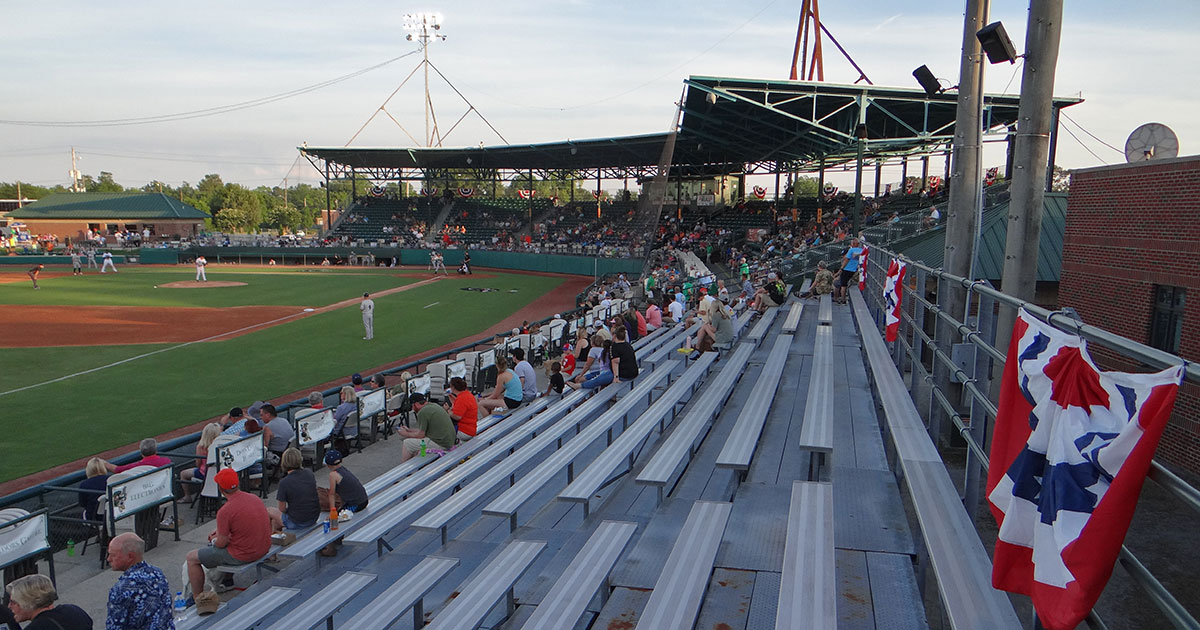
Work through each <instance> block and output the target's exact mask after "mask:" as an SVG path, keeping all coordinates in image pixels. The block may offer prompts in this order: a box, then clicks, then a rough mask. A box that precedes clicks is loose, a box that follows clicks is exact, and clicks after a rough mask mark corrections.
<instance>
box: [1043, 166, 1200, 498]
mask: <svg viewBox="0 0 1200 630" xmlns="http://www.w3.org/2000/svg"><path fill="white" fill-rule="evenodd" d="M1068 204H1069V205H1068V210H1067V224H1066V233H1065V239H1064V246H1063V260H1062V280H1061V283H1060V285H1059V304H1060V305H1061V306H1070V307H1073V308H1075V309H1076V310H1077V311H1078V312H1079V315H1080V316H1081V317H1083V320H1084V321H1085V322H1087V323H1089V324H1092V325H1095V326H1099V327H1101V328H1104V329H1106V330H1109V331H1111V332H1114V333H1116V334H1119V335H1122V336H1124V337H1128V338H1129V339H1132V340H1134V341H1138V342H1141V343H1145V344H1148V345H1151V346H1154V347H1157V348H1160V349H1162V350H1166V351H1168V352H1171V353H1173V354H1177V355H1179V356H1181V357H1183V358H1184V359H1187V360H1188V361H1200V156H1190V157H1181V158H1173V159H1167V160H1153V161H1149V162H1138V163H1134V164H1120V165H1115V166H1101V167H1097V168H1088V169H1080V170H1077V171H1074V172H1073V173H1072V175H1071V195H1070V199H1069V202H1068ZM1093 354H1094V356H1096V358H1097V360H1098V361H1100V362H1102V363H1103V364H1105V367H1109V368H1113V369H1125V370H1138V369H1140V366H1138V365H1136V364H1132V363H1131V362H1129V361H1128V360H1126V361H1121V360H1119V359H1118V358H1116V357H1114V356H1113V355H1112V353H1109V352H1106V351H1104V350H1102V349H1100V348H1097V347H1095V346H1093ZM1158 455H1159V457H1160V458H1161V459H1162V460H1163V461H1164V462H1166V463H1168V464H1172V465H1173V466H1175V467H1176V468H1178V469H1181V470H1183V471H1186V472H1188V473H1190V474H1191V475H1193V476H1200V386H1197V385H1193V384H1189V383H1185V384H1184V385H1183V387H1182V388H1181V389H1180V395H1179V398H1178V399H1177V401H1176V403H1175V413H1174V415H1173V416H1172V418H1171V423H1170V425H1169V426H1168V427H1167V430H1166V433H1165V434H1164V435H1163V441H1162V443H1161V444H1160V445H1159V448H1158Z"/></svg>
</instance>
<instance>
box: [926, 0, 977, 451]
mask: <svg viewBox="0 0 1200 630" xmlns="http://www.w3.org/2000/svg"><path fill="white" fill-rule="evenodd" d="M988 4H989V0H967V5H966V14H965V15H964V17H963V33H962V59H961V62H960V65H959V72H958V74H959V78H958V110H957V113H956V115H955V119H954V144H953V168H951V169H950V181H949V182H948V183H947V184H948V186H949V189H950V202H949V203H948V204H947V212H946V245H945V250H944V254H943V256H944V258H943V260H944V262H943V264H942V267H943V269H945V270H946V271H947V272H949V273H952V274H954V275H956V276H963V277H968V276H970V275H971V274H972V271H973V269H974V264H973V263H974V260H975V234H976V229H977V227H978V225H979V214H980V212H981V210H982V208H980V207H979V192H980V189H981V181H980V180H981V179H982V178H981V176H980V170H979V164H980V160H981V159H982V155H981V152H982V151H981V150H982V147H983V144H982V139H983V138H982V136H983V134H982V132H981V129H980V110H981V108H982V98H983V64H984V59H983V46H982V45H981V44H980V43H979V38H978V37H976V36H975V34H976V33H978V32H979V29H981V28H983V27H984V25H986V24H987V19H988ZM966 302H967V294H966V289H965V288H963V287H962V286H952V285H950V284H949V283H941V284H940V286H939V287H938V303H939V304H938V306H939V307H940V308H941V309H942V310H943V311H945V312H946V313H949V314H950V315H952V316H954V317H962V319H963V320H964V321H966V312H967V304H966ZM936 337H937V340H938V342H939V344H951V343H957V342H959V341H960V339H959V334H958V331H957V330H955V328H954V327H953V326H951V325H950V324H949V323H947V322H946V321H945V320H943V319H941V318H938V320H937V328H936ZM936 363H937V362H936V361H935V364H936ZM937 367H938V366H935V368H937ZM934 381H935V386H936V387H938V388H940V389H942V391H944V392H947V397H948V398H949V399H950V400H952V401H957V400H958V396H951V395H949V392H951V391H953V390H954V389H955V386H953V385H952V383H951V380H950V370H949V369H947V368H946V367H945V366H940V369H935V370H934ZM946 419H947V416H946V415H945V414H944V413H943V412H942V411H941V410H940V409H939V408H938V407H937V406H936V405H935V406H934V408H933V409H931V410H930V433H932V434H933V437H934V439H935V440H936V439H938V438H940V437H949V435H950V434H951V432H950V431H949V428H950V427H949V425H948V424H945V425H944V424H943V421H944V420H946ZM943 429H945V431H943ZM943 433H944V435H942V434H943Z"/></svg>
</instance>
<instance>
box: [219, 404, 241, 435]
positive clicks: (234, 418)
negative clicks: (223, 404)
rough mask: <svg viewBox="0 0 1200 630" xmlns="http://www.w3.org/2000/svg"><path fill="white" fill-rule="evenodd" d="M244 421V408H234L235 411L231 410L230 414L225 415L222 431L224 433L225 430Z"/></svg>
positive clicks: (222, 421)
mask: <svg viewBox="0 0 1200 630" xmlns="http://www.w3.org/2000/svg"><path fill="white" fill-rule="evenodd" d="M244 419H245V414H244V412H243V411H242V408H241V407H234V408H233V409H230V410H229V413H227V414H225V418H224V419H223V420H221V430H222V431H224V430H225V429H228V428H229V427H231V426H233V425H235V424H237V423H239V422H242V421H243V420H244Z"/></svg>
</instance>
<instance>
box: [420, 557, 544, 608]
mask: <svg viewBox="0 0 1200 630" xmlns="http://www.w3.org/2000/svg"><path fill="white" fill-rule="evenodd" d="M545 548H546V543H544V542H540V541H533V540H518V541H515V542H511V543H509V544H508V546H506V547H505V548H504V550H503V551H501V552H500V553H499V554H498V555H497V556H496V557H495V558H494V559H492V561H491V562H489V563H488V564H487V566H485V567H484V568H483V569H482V570H481V571H479V572H478V573H476V574H475V577H474V578H472V579H471V581H470V582H468V583H467V584H466V585H465V586H463V588H462V589H461V590H460V591H459V595H458V597H456V598H455V599H454V601H452V602H450V604H448V605H447V606H446V607H445V608H443V609H442V611H441V612H440V613H438V614H437V616H436V617H434V618H433V621H432V622H430V624H429V625H428V626H426V627H425V628H426V630H461V629H464V628H477V627H479V624H480V623H482V622H483V620H484V618H485V617H487V614H488V612H489V611H491V609H492V607H493V606H495V605H496V603H497V602H499V601H500V598H501V597H504V596H505V595H506V594H507V596H508V597H507V607H508V616H512V614H513V612H514V611H515V610H516V602H515V601H514V599H513V585H514V584H516V582H517V580H519V579H521V576H522V575H524V574H525V571H527V570H528V569H529V566H530V565H531V564H533V561H534V560H536V559H537V557H538V554H540V553H542V550H543V549H545Z"/></svg>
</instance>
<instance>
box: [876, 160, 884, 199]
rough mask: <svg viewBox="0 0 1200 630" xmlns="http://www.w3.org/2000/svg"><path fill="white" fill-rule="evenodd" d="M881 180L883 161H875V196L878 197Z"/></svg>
mask: <svg viewBox="0 0 1200 630" xmlns="http://www.w3.org/2000/svg"><path fill="white" fill-rule="evenodd" d="M882 180H883V162H876V163H875V198H876V199H878V198H879V190H880V189H879V184H880V182H881V181H882Z"/></svg>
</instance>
